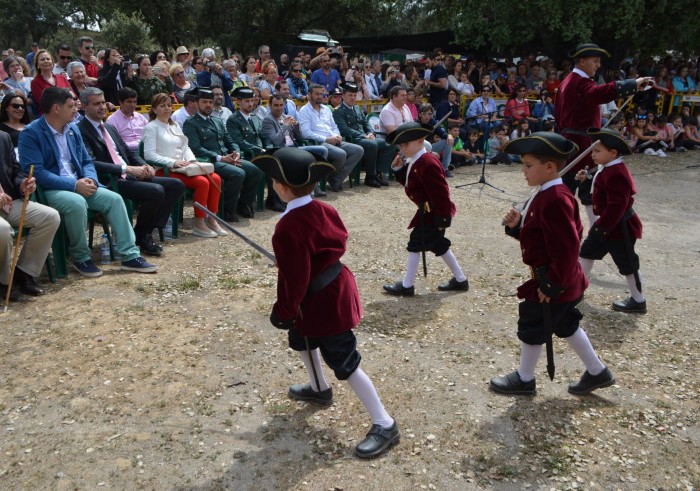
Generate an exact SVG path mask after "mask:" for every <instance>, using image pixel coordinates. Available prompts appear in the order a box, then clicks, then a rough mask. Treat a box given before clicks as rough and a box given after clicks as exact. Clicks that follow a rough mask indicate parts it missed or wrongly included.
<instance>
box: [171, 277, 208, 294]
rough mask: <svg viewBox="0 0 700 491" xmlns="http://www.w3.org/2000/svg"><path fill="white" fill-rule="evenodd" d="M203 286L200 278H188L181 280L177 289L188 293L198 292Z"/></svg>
mask: <svg viewBox="0 0 700 491" xmlns="http://www.w3.org/2000/svg"><path fill="white" fill-rule="evenodd" d="M201 286H202V282H201V281H200V280H199V277H195V276H188V277H185V278H182V279H180V281H179V283H178V284H177V285H176V286H175V288H176V289H177V290H178V291H181V292H188V291H192V290H197V289H199V288H201Z"/></svg>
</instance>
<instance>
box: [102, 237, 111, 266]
mask: <svg viewBox="0 0 700 491" xmlns="http://www.w3.org/2000/svg"><path fill="white" fill-rule="evenodd" d="M110 260H111V257H110V255H109V239H108V238H107V234H102V241H100V262H101V263H102V264H109V263H110Z"/></svg>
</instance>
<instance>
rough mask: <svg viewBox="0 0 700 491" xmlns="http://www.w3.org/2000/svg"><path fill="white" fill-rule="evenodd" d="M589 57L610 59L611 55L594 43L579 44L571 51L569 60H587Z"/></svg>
mask: <svg viewBox="0 0 700 491" xmlns="http://www.w3.org/2000/svg"><path fill="white" fill-rule="evenodd" d="M588 56H607V57H608V58H610V53H609V52H608V51H607V50H604V49H603V48H601V47H600V46H598V45H597V44H593V43H585V44H579V45H578V46H576V47H575V48H574V49H572V50H571V51H569V58H574V59H576V58H586V57H588Z"/></svg>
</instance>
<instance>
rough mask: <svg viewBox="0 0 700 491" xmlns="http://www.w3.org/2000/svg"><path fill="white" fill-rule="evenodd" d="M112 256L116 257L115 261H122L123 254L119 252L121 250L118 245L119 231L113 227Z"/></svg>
mask: <svg viewBox="0 0 700 491" xmlns="http://www.w3.org/2000/svg"><path fill="white" fill-rule="evenodd" d="M112 257H113V258H114V262H121V260H122V256H121V254H119V250H118V247H117V232H115V231H114V229H112Z"/></svg>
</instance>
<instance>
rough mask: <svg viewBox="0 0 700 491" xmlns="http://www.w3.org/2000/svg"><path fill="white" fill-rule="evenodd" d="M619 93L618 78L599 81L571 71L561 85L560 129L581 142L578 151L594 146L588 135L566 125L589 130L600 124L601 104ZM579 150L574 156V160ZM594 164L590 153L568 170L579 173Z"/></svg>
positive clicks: (556, 108)
mask: <svg viewBox="0 0 700 491" xmlns="http://www.w3.org/2000/svg"><path fill="white" fill-rule="evenodd" d="M616 96H617V88H616V84H615V82H610V83H607V84H604V85H596V83H595V82H594V81H593V79H591V78H589V77H582V76H581V75H579V74H578V73H575V72H571V73H570V74H569V75H567V76H566V78H565V79H564V81H563V82H562V83H561V85H560V86H559V91H558V92H557V98H556V101H555V103H554V120H555V121H556V122H557V127H558V128H559V133H561V134H562V135H563V136H565V137H566V138H568V139H569V140H571V141H573V142H574V143H576V145H578V148H579V153H581V152H583V151H584V150H586V149H587V148H588V147H590V146H591V139H590V138H588V136H586V135H579V134H574V133H569V132H567V131H566V130H567V129H573V130H578V131H582V132H584V133H585V132H586V130H587V129H588V128H600V124H601V119H600V107H599V105H600V104H606V103H608V102H610V101H612V100H613V99H615V97H616ZM577 156H578V153H577V154H576V155H574V156H573V157H572V158H571V159H570V161H571V160H574V158H576V157H577ZM586 166H588V167H589V168H593V167H595V164H594V163H593V160H592V159H591V156H590V154H589V155H587V156H586V157H585V158H584V159H582V160H581V162H579V163H578V164H577V165H576V167H574V168H573V169H571V170H570V171H569V172H572V173H574V174H575V173H576V172H578V171H579V170H581V169H583V168H584V167H586Z"/></svg>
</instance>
